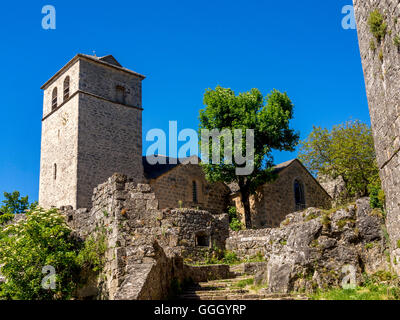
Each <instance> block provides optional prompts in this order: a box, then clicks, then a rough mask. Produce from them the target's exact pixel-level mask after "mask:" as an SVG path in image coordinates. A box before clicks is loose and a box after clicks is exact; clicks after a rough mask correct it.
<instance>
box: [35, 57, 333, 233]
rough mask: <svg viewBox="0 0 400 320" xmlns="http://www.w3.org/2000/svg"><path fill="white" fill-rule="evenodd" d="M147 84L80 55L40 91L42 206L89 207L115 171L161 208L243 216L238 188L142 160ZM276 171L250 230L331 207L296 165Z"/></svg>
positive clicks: (260, 194)
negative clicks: (145, 187)
mask: <svg viewBox="0 0 400 320" xmlns="http://www.w3.org/2000/svg"><path fill="white" fill-rule="evenodd" d="M144 79H145V77H144V76H143V75H141V74H139V73H137V72H134V71H132V70H129V69H127V68H124V67H123V66H121V64H119V62H118V61H117V60H116V59H115V58H114V57H113V56H111V55H107V56H104V57H96V56H90V55H85V54H77V55H76V56H75V57H74V58H73V59H71V60H70V61H69V62H68V63H67V64H66V65H65V66H63V67H62V68H61V69H60V70H59V71H58V72H56V73H55V74H54V76H52V77H51V78H50V79H49V80H48V81H47V82H46V83H45V84H44V85H43V86H42V87H41V89H43V90H44V100H43V119H42V141H41V160H40V186H39V204H40V205H41V206H42V207H44V208H49V207H52V206H54V207H61V206H72V207H73V208H74V209H78V208H90V207H91V206H92V194H93V190H94V188H96V187H97V186H98V185H99V184H101V183H103V182H105V181H106V180H107V179H108V178H109V177H110V176H112V175H113V174H114V173H116V172H119V173H123V174H126V175H127V176H128V177H130V182H132V183H134V184H135V183H148V184H149V185H150V186H151V188H152V191H153V192H154V194H155V195H156V198H157V200H158V205H159V209H163V208H177V207H183V208H198V209H202V210H207V211H209V212H211V213H214V214H218V213H222V212H226V210H227V207H228V206H230V205H236V207H237V209H238V212H239V213H243V209H242V208H241V205H240V201H239V200H240V193H239V192H238V189H237V186H235V185H229V186H228V185H225V184H223V183H214V184H210V183H208V182H207V181H206V179H205V176H204V174H203V172H202V169H201V168H200V166H199V165H197V164H191V163H190V162H189V163H187V164H184V163H178V164H170V163H171V161H167V164H156V165H150V164H149V163H148V162H147V160H146V158H145V157H143V156H142V154H143V152H142V111H143V107H142V81H143V80H144ZM189 160H190V159H189ZM178 162H179V161H178ZM275 171H276V173H277V174H278V179H277V180H276V181H275V182H273V183H266V184H265V185H264V186H262V187H260V188H259V190H258V191H257V194H256V195H255V196H253V197H252V199H251V207H252V208H251V210H252V220H253V223H254V226H256V227H258V228H265V227H275V226H277V225H279V223H280V222H282V221H283V220H284V217H285V216H286V215H287V214H289V213H291V212H294V211H298V210H300V209H304V208H306V207H311V206H312V207H323V208H328V207H330V202H331V197H330V196H329V195H328V193H327V192H326V191H325V190H324V189H323V188H322V187H321V185H320V184H319V183H318V182H317V181H316V180H315V179H314V177H313V176H312V175H311V174H310V173H309V172H308V171H307V169H306V168H305V167H304V166H303V165H302V164H301V163H300V161H298V160H292V161H288V162H285V163H282V164H280V165H277V166H276V167H275Z"/></svg>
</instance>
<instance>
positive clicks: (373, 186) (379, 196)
mask: <svg viewBox="0 0 400 320" xmlns="http://www.w3.org/2000/svg"><path fill="white" fill-rule="evenodd" d="M368 192H369V197H370V198H369V201H370V205H371V208H373V209H375V208H379V209H382V210H383V208H384V205H385V193H384V192H383V190H382V186H381V180H380V179H379V176H376V177H375V178H374V179H372V181H371V182H370V184H369V185H368Z"/></svg>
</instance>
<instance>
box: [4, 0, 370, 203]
mask: <svg viewBox="0 0 400 320" xmlns="http://www.w3.org/2000/svg"><path fill="white" fill-rule="evenodd" d="M46 4H50V5H53V6H54V7H55V8H56V19H57V20H56V21H57V24H56V30H44V29H42V27H41V20H42V17H43V15H42V13H41V9H42V6H44V5H46ZM348 4H351V0H345V1H343V0H326V1H315V0H313V1H310V0H308V1H307V0H305V1H298V0H286V1H267V0H264V1H254V0H247V1H233V0H223V1H222V0H214V1H209V0H201V1H200V0H182V1H165V0H163V1H151V0H150V1H147V0H146V1H143V0H142V1H136V0H130V1H119V0H114V1H103V0H97V1H84V0H81V1H75V0H70V1H59V0H57V1H56V0H49V1H46V2H42V1H23V2H22V3H21V2H17V3H16V2H4V3H3V4H2V10H1V14H0V18H1V19H0V27H1V29H0V30H1V38H2V47H1V51H0V58H1V61H2V66H1V69H2V77H1V78H0V88H1V89H0V90H1V105H2V115H3V116H2V117H1V135H2V148H1V151H0V192H1V193H2V192H3V191H13V190H19V191H21V193H22V194H23V195H29V197H30V199H31V200H36V199H37V197H38V183H39V162H40V135H41V118H42V99H43V97H42V91H41V90H40V86H41V85H42V84H43V83H44V82H45V81H46V80H47V79H48V78H50V77H51V76H52V75H53V74H54V73H55V72H56V71H57V70H58V69H59V68H61V67H62V66H63V65H64V64H65V63H66V62H67V61H68V60H69V59H71V58H72V57H73V56H74V55H75V54H76V53H86V54H92V53H93V50H95V52H96V54H97V55H98V56H102V55H106V54H112V55H114V56H115V57H116V58H117V59H118V60H119V62H120V63H121V64H122V65H123V66H125V67H127V68H130V69H132V70H134V71H137V72H139V73H142V74H144V75H146V76H147V79H146V80H144V83H143V106H144V113H143V136H145V133H146V132H147V131H148V130H150V129H152V128H161V129H166V128H168V121H169V120H177V121H178V129H183V128H193V129H197V127H198V110H199V109H201V108H202V96H203V93H204V90H205V89H206V88H214V87H215V86H217V85H221V86H223V87H229V88H232V89H233V90H235V91H236V92H240V91H247V90H250V89H251V88H254V87H255V88H259V89H260V90H261V91H262V92H263V93H264V94H267V93H268V92H269V91H271V90H272V89H273V88H276V89H278V90H281V91H287V93H288V94H289V96H290V98H291V99H292V101H293V102H294V104H295V119H294V120H293V123H292V125H293V127H294V128H295V129H297V130H299V131H300V133H301V137H302V138H305V137H306V136H307V135H308V134H309V133H310V131H311V130H312V126H313V125H319V126H323V127H328V128H330V127H331V126H332V125H334V124H338V123H340V122H343V121H346V120H348V119H350V118H353V119H361V120H362V121H365V122H368V123H369V114H368V105H367V101H366V94H365V88H364V80H363V74H362V67H361V61H360V55H359V50H358V43H357V33H356V31H355V30H344V29H342V27H341V20H342V18H343V14H342V13H341V9H342V7H343V6H344V5H348ZM144 147H146V144H145V145H144ZM144 150H145V149H144ZM294 157H296V153H294V154H288V153H275V162H276V163H279V162H282V161H285V160H288V159H291V158H294Z"/></svg>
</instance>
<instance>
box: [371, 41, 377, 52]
mask: <svg viewBox="0 0 400 320" xmlns="http://www.w3.org/2000/svg"><path fill="white" fill-rule="evenodd" d="M369 48H370V49H371V50H372V51H375V50H376V44H375V41H374V40H372V39H371V41H370V42H369Z"/></svg>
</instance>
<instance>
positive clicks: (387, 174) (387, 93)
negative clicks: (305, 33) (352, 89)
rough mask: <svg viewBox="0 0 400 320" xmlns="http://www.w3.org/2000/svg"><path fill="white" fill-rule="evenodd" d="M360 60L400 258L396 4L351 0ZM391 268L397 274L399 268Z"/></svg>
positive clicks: (399, 28) (399, 8)
mask: <svg viewBox="0 0 400 320" xmlns="http://www.w3.org/2000/svg"><path fill="white" fill-rule="evenodd" d="M354 7H355V15H356V20H357V29H358V38H359V45H360V54H361V60H362V64H363V69H364V78H365V85H366V90H367V97H368V106H369V111H370V116H371V124H372V131H373V135H374V140H375V149H376V157H377V161H378V166H379V169H380V177H381V180H382V186H383V189H384V191H385V195H386V209H387V221H386V224H387V229H388V233H389V236H390V239H391V252H392V259H395V258H396V259H397V261H398V260H399V259H400V249H398V248H397V241H398V240H400V188H399V186H400V171H399V169H400V167H399V166H400V156H399V149H400V117H399V116H400V103H399V102H400V91H399V88H400V76H399V72H400V52H399V46H398V44H396V41H395V39H396V37H399V36H400V23H399V21H398V20H399V18H400V1H398V0H368V1H361V0H354ZM376 9H378V10H379V12H380V13H381V14H382V16H383V18H384V23H386V24H387V30H386V35H385V36H384V37H383V39H381V41H378V40H377V39H375V37H374V36H373V34H372V33H371V31H370V28H369V25H368V19H369V17H370V14H371V12H372V11H374V10H376ZM393 267H394V268H395V269H396V270H397V272H398V273H400V268H399V266H396V264H393Z"/></svg>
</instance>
